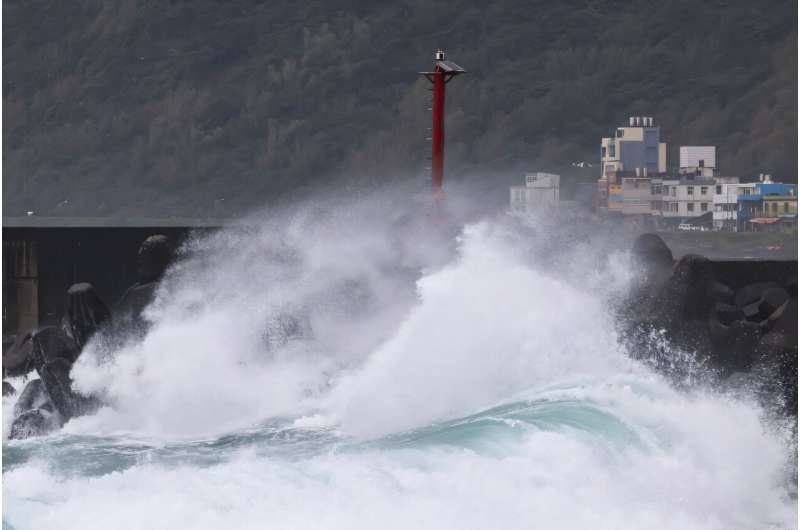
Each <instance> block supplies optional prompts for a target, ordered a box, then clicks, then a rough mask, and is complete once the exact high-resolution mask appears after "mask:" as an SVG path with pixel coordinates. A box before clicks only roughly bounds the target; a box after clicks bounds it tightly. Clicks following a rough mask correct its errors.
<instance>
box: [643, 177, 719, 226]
mask: <svg viewBox="0 0 800 530" xmlns="http://www.w3.org/2000/svg"><path fill="white" fill-rule="evenodd" d="M714 186H715V182H714V179H712V178H708V177H685V178H680V179H656V181H655V183H654V186H653V188H660V191H661V210H660V213H657V214H656V215H660V216H661V217H662V219H664V220H665V221H666V222H668V223H670V224H675V223H679V222H680V221H681V220H683V219H686V218H692V217H700V216H703V215H706V214H711V215H713V214H712V213H711V212H713V210H714Z"/></svg>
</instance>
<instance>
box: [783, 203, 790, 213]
mask: <svg viewBox="0 0 800 530" xmlns="http://www.w3.org/2000/svg"><path fill="white" fill-rule="evenodd" d="M783 213H789V203H788V202H785V203H783Z"/></svg>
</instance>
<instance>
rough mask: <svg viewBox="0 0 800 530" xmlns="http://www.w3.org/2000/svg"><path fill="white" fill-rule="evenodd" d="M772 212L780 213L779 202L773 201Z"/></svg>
mask: <svg viewBox="0 0 800 530" xmlns="http://www.w3.org/2000/svg"><path fill="white" fill-rule="evenodd" d="M772 213H774V214H777V213H778V203H777V202H773V203H772Z"/></svg>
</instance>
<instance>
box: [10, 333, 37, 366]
mask: <svg viewBox="0 0 800 530" xmlns="http://www.w3.org/2000/svg"><path fill="white" fill-rule="evenodd" d="M31 370H33V331H27V332H25V333H19V334H18V335H17V337H16V338H15V339H14V344H12V345H11V347H10V348H9V349H8V350H7V351H5V352H3V374H4V375H6V376H9V377H16V376H20V375H25V374H27V373H28V372H30V371H31Z"/></svg>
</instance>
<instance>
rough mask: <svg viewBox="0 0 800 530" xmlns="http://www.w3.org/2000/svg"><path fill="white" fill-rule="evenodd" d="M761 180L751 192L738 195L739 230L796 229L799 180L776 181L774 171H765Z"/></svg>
mask: <svg viewBox="0 0 800 530" xmlns="http://www.w3.org/2000/svg"><path fill="white" fill-rule="evenodd" d="M759 180H760V182H758V183H755V187H754V188H753V189H752V190H750V193H742V194H741V195H739V197H738V199H739V206H738V209H737V214H738V215H737V221H738V228H739V230H741V231H746V232H753V231H782V230H796V229H797V184H784V183H781V182H773V181H772V178H771V177H770V175H761V176H760V177H759ZM744 191H745V192H746V191H748V190H744Z"/></svg>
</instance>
